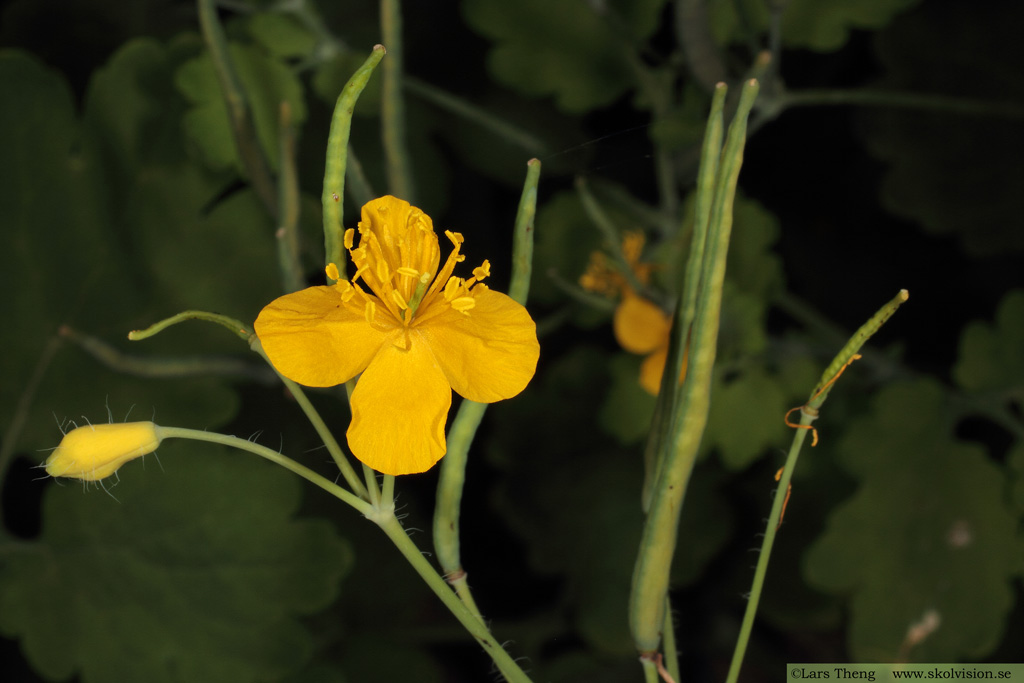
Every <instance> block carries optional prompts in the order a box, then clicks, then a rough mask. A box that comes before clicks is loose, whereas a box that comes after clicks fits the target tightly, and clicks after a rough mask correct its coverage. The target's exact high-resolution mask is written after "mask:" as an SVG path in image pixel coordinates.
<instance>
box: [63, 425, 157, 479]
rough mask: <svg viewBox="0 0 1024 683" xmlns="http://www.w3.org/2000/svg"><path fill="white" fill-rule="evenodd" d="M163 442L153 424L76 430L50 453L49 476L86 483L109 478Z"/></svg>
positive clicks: (96, 426)
mask: <svg viewBox="0 0 1024 683" xmlns="http://www.w3.org/2000/svg"><path fill="white" fill-rule="evenodd" d="M160 439H161V437H160V433H159V427H157V426H156V425H155V424H153V423H152V422H124V423H120V424H98V425H86V426H84V427H77V428H75V429H72V430H71V431H70V432H68V433H67V434H65V435H64V438H63V439H61V442H60V445H59V446H57V448H56V449H55V450H54V451H53V453H50V457H49V458H47V459H46V463H45V467H46V473H47V474H49V475H50V476H51V477H73V478H75V479H84V480H85V481H99V480H100V479H106V478H107V477H109V476H110V475H112V474H113V473H114V472H116V471H117V470H118V468H119V467H121V465H123V464H125V463H126V462H128V461H129V460H134V459H135V458H141V457H142V456H144V455H146V454H148V453H152V452H153V451H155V450H156V449H157V446H159V445H160Z"/></svg>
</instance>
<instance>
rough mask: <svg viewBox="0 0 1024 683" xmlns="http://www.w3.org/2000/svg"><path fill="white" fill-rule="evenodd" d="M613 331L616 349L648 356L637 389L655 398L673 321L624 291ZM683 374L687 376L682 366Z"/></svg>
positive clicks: (646, 302)
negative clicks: (617, 343) (619, 347)
mask: <svg viewBox="0 0 1024 683" xmlns="http://www.w3.org/2000/svg"><path fill="white" fill-rule="evenodd" d="M612 329H613V330H614V332H615V340H616V341H617V342H619V346H621V347H622V348H624V349H625V350H626V351H629V352H630V353H637V354H641V355H646V356H647V358H645V359H644V362H643V363H642V364H641V365H640V386H642V387H643V388H644V390H645V391H646V392H647V393H648V394H652V395H654V396H657V395H658V392H659V391H660V390H661V376H662V374H664V372H665V362H666V361H667V359H668V341H669V332H670V331H671V330H672V319H671V318H669V317H668V316H667V315H665V312H664V311H663V310H661V307H660V306H656V305H655V304H653V303H651V302H650V301H648V300H647V299H644V298H643V297H640V296H637V295H636V294H633V293H632V292H631V291H627V292H626V293H624V294H623V295H622V301H621V302H620V303H619V305H618V306H616V307H615V316H614V317H613V318H612ZM684 363H685V361H684ZM683 372H686V367H685V365H684V367H683Z"/></svg>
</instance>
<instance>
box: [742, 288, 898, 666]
mask: <svg viewBox="0 0 1024 683" xmlns="http://www.w3.org/2000/svg"><path fill="white" fill-rule="evenodd" d="M908 298H909V294H908V293H907V290H905V289H903V290H900V292H899V294H897V295H896V297H895V298H893V299H892V300H891V301H889V302H888V303H887V304H885V306H883V307H882V308H880V309H879V310H878V312H877V313H875V315H873V316H872V317H871V318H870V319H869V320H868V321H867V322H866V323H864V324H863V325H862V326H861V327H860V329H859V330H857V331H856V332H855V333H854V334H853V336H852V337H850V340H849V341H848V342H847V343H846V345H845V346H844V347H843V348H842V349H841V350H840V351H839V353H838V354H836V357H835V358H834V359H833V360H832V362H831V363H830V364H829V365H828V367H827V368H825V372H824V373H822V376H821V380H819V382H818V383H817V384H816V385H815V386H814V390H813V391H812V392H811V396H810V398H809V399H808V401H807V403H806V404H805V405H803V406H801V407H800V423H799V424H800V425H801V426H800V428H798V429H797V430H796V433H795V434H794V435H793V442H792V444H791V445H790V447H789V454H788V455H787V456H786V464H785V466H784V467H783V468H782V475H781V476H780V477H779V485H778V487H777V488H776V489H775V500H774V502H773V503H772V511H771V514H770V515H769V516H768V526H767V528H766V529H765V534H764V539H763V540H762V542H761V554H760V555H759V556H758V558H757V567H756V568H755V570H754V580H753V583H752V585H751V588H750V598H749V599H748V600H747V609H746V612H744V614H743V622H742V624H741V625H740V633H739V636H738V637H737V639H736V647H735V649H734V650H733V655H732V663H731V664H730V665H729V675H728V678H727V679H726V682H727V683H736V680H737V679H738V678H739V675H740V668H741V667H742V666H743V658H744V656H745V655H746V651H747V644H748V642H749V641H750V632H751V630H752V629H753V627H754V618H755V617H756V616H757V606H758V603H759V602H760V600H761V591H762V589H763V587H764V578H765V575H766V574H767V573H768V560H769V559H770V558H771V553H772V546H773V545H774V543H775V535H776V532H778V530H779V527H780V526H781V524H782V515H783V513H784V511H785V507H786V503H787V502H788V499H789V495H788V493H789V490H790V489H789V486H790V481H791V479H792V476H793V470H794V469H796V463H797V459H798V458H799V457H800V449H801V448H802V447H803V443H804V439H806V438H807V432H809V431H810V426H811V423H812V422H813V421H814V420H816V419H817V417H818V412H819V410H820V408H821V406H822V404H823V403H824V402H825V399H826V398H828V394H829V392H830V391H831V390H832V387H833V386H834V385H835V382H836V380H837V379H838V377H839V375H840V374H842V372H843V370H844V369H845V368H846V367H847V366H848V365H849V364H850V363H851V362H853V360H854V359H855V357H856V353H857V352H858V351H860V349H861V347H862V346H864V344H865V343H866V342H867V341H868V339H870V338H871V336H872V335H874V334H875V332H877V331H878V330H879V328H881V327H882V325H883V324H885V321H887V320H888V319H889V318H890V317H892V315H893V313H895V312H896V309H897V308H899V307H900V305H902V304H903V302H905V301H906V300H907V299H908Z"/></svg>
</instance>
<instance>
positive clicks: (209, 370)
mask: <svg viewBox="0 0 1024 683" xmlns="http://www.w3.org/2000/svg"><path fill="white" fill-rule="evenodd" d="M58 334H59V335H60V336H61V337H63V338H65V339H68V340H70V341H71V342H72V343H73V344H75V345H77V346H78V347H79V348H80V349H82V350H83V351H85V352H86V353H88V354H89V355H90V356H92V357H93V358H95V359H96V360H98V361H99V362H100V363H102V364H103V365H105V366H107V367H108V368H110V369H111V370H114V371H115V372H122V373H125V374H129V375H134V376H136V377H210V376H214V377H241V378H243V379H246V380H249V381H252V382H259V383H261V384H273V383H274V379H275V377H274V373H273V372H272V371H271V370H269V369H267V368H266V367H264V366H263V365H262V364H256V363H249V362H247V361H244V360H242V359H241V358H236V357H234V356H199V355H196V356H141V355H140V356H137V355H134V354H130V353H124V352H123V351H121V350H120V349H119V348H117V347H115V346H112V345H111V344H108V343H107V342H105V341H103V340H102V339H99V338H97V337H93V336H92V335H88V334H85V333H84V332H79V331H78V330H75V329H73V328H71V327H68V326H67V325H62V326H61V328H60V329H59V330H58Z"/></svg>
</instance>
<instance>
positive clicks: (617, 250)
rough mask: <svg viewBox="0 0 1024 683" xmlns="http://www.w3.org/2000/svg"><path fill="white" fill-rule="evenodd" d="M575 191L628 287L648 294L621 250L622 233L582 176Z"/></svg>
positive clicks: (577, 180)
mask: <svg viewBox="0 0 1024 683" xmlns="http://www.w3.org/2000/svg"><path fill="white" fill-rule="evenodd" d="M576 193H577V194H578V195H579V196H580V202H581V203H582V204H583V210H584V211H585V212H586V213H587V216H588V217H589V218H590V220H591V221H592V222H593V223H594V225H595V226H596V227H597V229H598V230H599V231H600V232H601V235H602V236H603V237H604V240H605V242H606V243H607V245H608V251H610V252H611V254H612V256H614V257H615V262H616V264H617V265H618V267H619V271H620V274H621V275H622V277H624V278H625V279H626V282H627V283H629V287H630V289H632V290H633V291H634V292H637V293H645V294H649V292H648V291H647V287H646V286H645V285H644V284H643V283H642V282H640V280H639V279H638V278H637V276H636V273H635V272H633V267H632V266H631V265H630V264H629V262H628V261H627V260H626V255H625V254H624V253H623V252H622V235H621V233H620V232H619V229H618V228H617V227H616V226H615V224H614V223H613V222H612V219H611V217H610V216H609V215H608V214H607V213H606V212H605V210H604V209H602V208H601V205H600V204H599V203H598V201H597V199H596V198H595V197H594V195H593V193H592V192H591V191H590V188H589V187H588V186H587V181H586V180H584V179H583V178H577V179H576Z"/></svg>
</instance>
